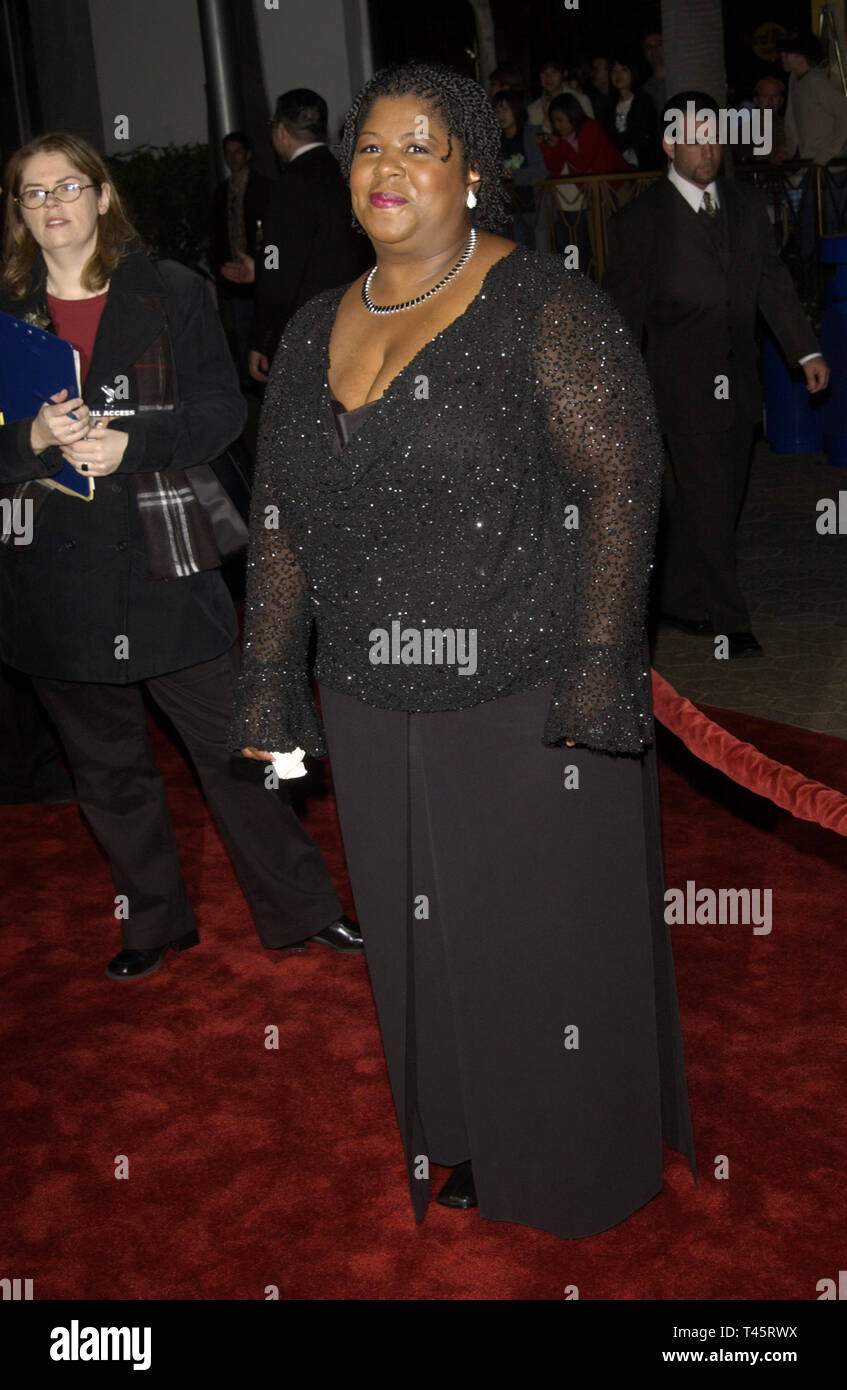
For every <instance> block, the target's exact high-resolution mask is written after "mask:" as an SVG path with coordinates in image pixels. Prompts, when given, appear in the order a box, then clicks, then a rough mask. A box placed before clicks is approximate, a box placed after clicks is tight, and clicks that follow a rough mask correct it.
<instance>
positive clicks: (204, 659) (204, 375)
mask: <svg viewBox="0 0 847 1390" xmlns="http://www.w3.org/2000/svg"><path fill="white" fill-rule="evenodd" d="M6 188H7V190H8V193H9V197H8V198H7V203H6V214H5V228H4V246H3V274H2V280H0V309H2V310H3V311H4V312H5V313H7V314H11V315H14V316H15V317H16V318H18V319H23V320H26V321H27V322H29V323H31V324H34V325H36V326H40V327H42V328H44V329H46V330H47V331H48V332H52V333H55V334H57V335H58V336H59V337H60V338H63V339H65V340H66V341H67V342H69V343H71V344H72V345H73V347H74V348H76V350H77V352H78V354H79V363H80V390H79V392H74V394H73V396H71V397H70V398H69V397H68V394H67V391H66V390H62V391H57V390H55V387H54V389H53V390H52V391H51V389H50V387H51V383H50V382H49V381H45V382H44V383H43V390H44V394H45V396H46V397H49V399H47V400H45V402H44V404H43V405H42V406H41V408H40V409H39V410H38V413H37V414H36V415H34V416H33V417H32V418H30V419H23V420H19V421H17V422H14V423H9V424H5V425H3V427H2V428H0V495H2V496H5V497H7V498H10V499H12V500H13V501H14V503H15V505H16V507H17V508H18V510H19V511H20V510H21V509H25V511H26V513H27V514H28V515H29V516H30V517H31V519H32V523H33V524H32V538H31V543H29V544H26V545H19V544H18V543H17V538H16V536H15V535H11V534H10V535H8V536H6V537H4V540H5V542H6V543H5V544H2V545H0V657H2V660H3V661H5V662H6V663H7V665H9V666H11V667H12V668H14V669H16V670H19V671H23V672H25V673H27V674H28V675H29V676H31V677H32V679H33V684H34V686H35V690H36V692H37V694H38V697H39V699H40V700H41V702H42V704H43V705H44V706H45V708H46V709H47V711H48V713H49V714H50V716H51V718H52V719H53V722H54V723H55V725H56V727H57V729H58V732H59V735H60V737H61V740H62V743H63V746H64V750H65V753H66V755H67V759H68V762H69V764H70V767H71V770H72V772H73V775H74V780H75V782H76V789H77V796H78V801H79V805H80V808H81V810H82V811H83V813H84V815H85V816H86V818H87V820H88V823H89V825H90V827H91V829H92V831H93V833H94V836H95V838H96V839H97V841H98V842H99V844H100V846H101V847H102V849H103V850H104V851H105V853H106V855H107V857H108V860H109V864H110V867H111V870H112V875H113V877H114V887H115V894H116V896H115V899H114V901H112V900H111V899H109V900H108V901H107V902H104V904H103V912H104V915H108V917H109V918H112V920H114V919H115V918H118V920H119V921H120V922H121V927H122V934H123V949H122V950H121V951H120V952H119V953H118V954H117V955H116V956H115V958H114V959H113V960H112V961H111V962H110V964H109V966H108V968H107V971H106V973H107V975H108V976H109V977H110V978H111V979H114V980H122V981H124V980H134V979H138V978H140V977H142V976H144V975H147V974H149V973H150V972H151V971H152V970H155V969H156V968H157V967H158V966H159V965H161V963H162V960H163V958H164V956H165V954H166V952H167V951H168V949H169V947H170V948H172V949H174V950H176V951H181V950H184V949H186V947H189V946H192V945H194V944H196V942H197V939H198V938H197V930H196V922H195V917H194V913H193V910H192V907H191V904H190V902H189V901H188V896H187V893H186V889H185V884H184V882H183V878H182V873H181V870H180V864H179V856H178V854H177V848H176V842H175V839H174V833H173V828H172V826H171V819H170V814H169V810H168V802H167V797H166V795H165V790H164V785H163V782H162V778H161V776H160V775H159V773H158V771H157V769H156V765H155V761H154V758H153V751H152V746H151V743H150V740H149V737H148V733H147V722H146V716H145V710H144V704H143V700H142V687H146V689H147V691H148V692H149V693H150V695H151V696H152V697H153V699H154V701H155V702H156V704H157V705H158V706H159V707H160V708H161V709H162V710H163V711H164V712H165V714H166V715H167V716H168V717H169V718H170V719H171V721H172V722H173V724H174V725H175V726H176V729H177V730H178V732H179V734H180V736H181V737H182V739H183V741H184V743H185V746H186V747H187V749H188V752H189V754H190V756H191V758H192V761H193V763H194V766H195V769H196V771H197V774H198V777H199V779H200V782H201V785H202V788H203V791H204V793H205V795H206V798H207V800H208V802H209V805H210V809H211V810H212V813H213V815H214V816H215V819H216V821H217V824H218V828H219V830H220V832H221V835H222V837H223V840H224V842H225V844H226V846H227V848H228V850H229V852H230V854H231V856H232V859H233V862H234V864H235V868H236V871H237V873H238V876H239V879H240V882H241V885H242V888H243V890H244V893H245V896H246V897H247V899H248V902H249V905H250V908H251V911H252V914H253V918H254V921H255V924H256V927H257V929H258V932H259V935H260V938H261V939H262V941H263V942H264V944H265V945H267V946H269V947H274V948H285V947H289V946H291V945H294V944H297V945H299V944H300V943H301V942H302V940H303V939H304V938H307V937H311V936H314V935H316V934H318V933H319V932H320V933H324V932H326V931H329V933H330V936H329V938H328V939H327V940H326V943H325V944H327V945H334V946H335V948H336V949H342V950H349V951H356V950H358V949H360V945H359V943H358V942H357V939H356V936H357V934H356V933H355V932H354V930H350V929H348V927H347V926H345V925H344V924H343V923H342V922H341V921H340V919H341V918H342V912H341V906H340V904H339V902H338V899H337V897H336V895H335V892H334V890H333V887H332V884H331V882H330V879H329V876H328V873H327V870H326V868H325V866H324V863H323V860H322V858H321V856H320V854H319V852H318V850H317V847H316V846H315V845H314V844H313V843H312V841H311V839H310V838H309V836H308V835H307V834H306V832H305V831H304V830H303V829H302V827H301V826H300V822H299V820H298V819H297V817H296V816H295V815H294V813H293V811H292V810H291V808H290V806H289V805H288V804H287V802H285V801H284V800H283V797H282V796H280V795H278V794H274V793H272V792H270V791H268V790H266V789H265V785H264V779H263V777H261V776H260V777H258V778H256V779H255V780H245V779H243V778H241V779H239V778H235V777H232V776H231V775H230V755H229V752H228V750H227V746H226V742H225V737H224V735H225V729H226V724H227V720H228V717H229V713H230V706H231V703H232V697H233V691H234V683H235V679H236V674H237V671H238V665H239V658H238V647H237V642H236V639H237V635H238V630H237V622H236V615H235V611H234V608H233V603H232V600H231V598H230V594H229V591H228V589H227V587H226V584H225V583H224V580H223V578H222V576H221V573H220V563H221V554H220V549H219V545H218V539H219V537H220V536H221V534H222V533H221V529H220V528H221V518H222V517H223V519H224V521H225V520H226V515H227V511H226V509H227V499H226V496H225V494H223V490H222V489H221V487H220V484H218V483H217V482H216V479H215V476H214V474H213V472H212V471H211V470H210V469H205V470H204V469H203V467H202V466H203V465H206V464H208V463H210V462H211V461H213V460H215V459H216V458H218V456H219V455H221V454H222V452H223V451H224V449H225V448H226V446H227V445H228V444H230V443H231V442H232V441H233V440H234V439H235V438H236V437H237V436H238V435H239V434H240V432H241V429H242V427H243V424H244V419H245V414H246V410H245V405H244V401H243V398H242V396H241V394H240V392H239V390H238V382H237V380H236V377H235V370H234V367H233V364H232V360H231V358H230V355H229V351H228V348H227V344H226V340H225V338H224V335H223V330H222V328H221V326H220V322H219V319H218V317H217V314H216V312H215V308H214V304H213V302H212V299H211V297H210V294H209V291H208V289H207V286H206V285H205V284H204V282H203V280H202V279H201V278H200V276H198V275H196V274H195V273H194V272H193V271H190V270H187V269H186V268H185V267H184V266H181V265H179V264H177V263H176V262H175V261H153V260H151V259H150V258H149V257H148V256H147V255H146V254H145V253H144V250H143V248H142V246H141V243H140V241H139V239H138V236H137V234H136V233H135V231H134V229H133V227H132V226H131V224H130V223H129V221H128V220H127V218H126V215H125V213H124V211H123V208H122V207H121V201H120V198H119V196H118V194H117V191H116V190H115V188H114V187H113V185H112V183H111V180H110V178H109V172H108V169H107V167H106V165H105V164H104V162H103V160H102V158H101V157H100V155H99V154H98V153H97V151H96V150H94V149H93V148H92V147H91V146H90V145H89V144H87V143H86V142H85V141H83V140H80V139H78V138H77V137H76V136H73V135H69V134H65V133H54V134H48V135H43V136H40V137H39V138H38V139H36V140H33V141H32V142H31V143H30V144H28V145H25V146H24V147H23V148H22V149H20V150H18V151H17V153H16V154H15V155H13V156H12V159H11V161H10V163H9V166H8V170H7V175H6ZM107 404H108V407H109V409H110V410H111V411H112V412H113V418H112V419H111V420H107V419H105V418H103V417H102V415H101V416H99V417H98V412H102V410H103V408H104V406H107ZM1 405H2V402H0V406H1ZM65 463H68V464H70V466H71V468H72V469H73V470H75V472H76V473H77V474H78V475H80V477H85V478H88V479H90V480H91V481H92V482H93V485H94V490H93V495H92V496H91V497H90V499H89V500H84V499H83V498H82V497H80V496H79V495H76V494H75V493H74V492H73V491H69V490H67V489H65V490H63V489H62V488H60V487H57V486H56V485H55V483H56V476H57V474H58V473H59V471H60V469H62V467H63V465H64V464H65ZM198 468H199V469H200V471H199V472H198ZM207 509H208V510H207ZM5 510H8V509H4V511H5ZM210 515H214V516H215V517H217V519H218V520H217V523H216V524H217V529H216V527H215V525H213V523H212V522H211V521H210V520H209V517H210ZM231 519H232V518H231ZM351 926H352V924H351ZM333 933H334V935H333ZM321 939H322V940H323V939H324V938H323V936H322V938H321Z"/></svg>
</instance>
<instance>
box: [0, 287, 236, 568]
mask: <svg viewBox="0 0 847 1390" xmlns="http://www.w3.org/2000/svg"><path fill="white" fill-rule="evenodd" d="M144 298H145V299H146V300H147V302H148V303H151V304H153V305H154V306H155V307H156V308H158V309H161V310H162V311H163V312H164V311H165V308H166V305H165V300H164V297H163V296H159V295H149V296H144ZM26 318H27V319H28V320H29V321H30V322H34V323H37V324H38V326H39V327H41V326H43V327H45V328H48V330H49V331H54V330H53V324H52V321H51V319H50V315H49V312H48V310H47V306H46V305H39V306H38V308H37V310H36V312H35V313H34V314H28V315H26ZM133 374H134V378H135V382H134V387H135V389H134V397H135V401H136V406H135V408H136V411H137V413H138V414H139V415H142V414H146V413H147V412H148V411H152V410H174V409H175V408H176V406H177V404H178V402H177V394H176V373H175V371H174V365H173V354H172V352H171V342H170V337H169V335H168V331H167V328H163V329H162V331H161V333H159V334H158V335H157V337H156V338H154V339H153V341H152V343H150V345H149V346H148V347H147V348H146V349H145V351H144V352H143V354H142V355H141V357H139V358H138V360H137V361H136V362H135V364H134V366H133ZM118 428H120V423H118ZM195 473H196V475H197V477H196V479H195V480H194V482H192V474H195ZM132 482H133V485H134V488H135V498H136V502H137V505H138V513H139V516H140V518H141V525H142V530H143V532H144V544H145V549H146V552H147V570H148V577H149V578H150V579H184V578H185V577H186V576H187V575H191V574H199V573H200V571H201V570H211V569H217V568H218V566H219V565H220V563H221V559H222V553H221V549H219V547H218V545H217V543H216V534H220V535H221V536H222V539H223V540H224V541H227V540H229V535H230V534H231V533H233V532H234V531H238V530H239V529H240V531H241V532H244V530H245V528H244V524H243V522H242V521H241V518H240V517H239V516H238V513H237V512H236V510H235V507H234V506H233V504H232V502H231V501H230V500H229V498H228V497H227V495H226V493H225V492H224V489H223V487H222V486H221V485H220V483H217V480H216V479H215V477H214V473H213V472H212V469H211V468H210V467H209V466H208V465H198V466H197V467H196V469H195V468H190V469H184V468H169V469H168V470H167V472H166V473H164V472H163V473H134V474H133V476H132ZM54 492H55V489H54V488H52V487H51V486H50V483H49V480H43V479H40V478H34V479H32V480H31V481H28V482H24V483H7V484H5V485H4V486H2V487H0V497H8V498H10V499H11V500H12V506H11V507H9V508H6V507H3V508H2V509H0V515H2V521H3V531H2V534H0V543H2V544H3V545H6V546H9V547H11V548H14V546H15V533H14V527H13V525H12V521H11V518H12V517H13V516H19V515H21V514H25V513H26V512H27V511H29V507H28V505H27V504H28V503H30V504H31V507H32V511H31V515H32V523H33V527H34V526H35V523H36V519H37V517H38V514H39V512H40V511H41V508H42V507H43V505H44V503H45V502H46V501H47V498H48V497H49V496H50V495H51V493H54ZM198 494H199V495H198ZM201 497H202V498H203V501H201ZM70 505H72V506H86V507H87V506H96V505H97V491H96V487H95V492H94V500H93V501H92V502H83V501H80V502H76V501H73V502H72V503H71V504H70ZM221 527H223V530H222V529H221ZM227 527H228V528H229V532H227V529H226V528H227ZM224 550H226V547H225V546H224Z"/></svg>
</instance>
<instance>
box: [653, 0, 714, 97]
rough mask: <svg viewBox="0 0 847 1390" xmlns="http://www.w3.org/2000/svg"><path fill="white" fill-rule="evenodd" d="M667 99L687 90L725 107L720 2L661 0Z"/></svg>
mask: <svg viewBox="0 0 847 1390" xmlns="http://www.w3.org/2000/svg"><path fill="white" fill-rule="evenodd" d="M662 40H663V44H664V50H665V80H666V89H667V94H668V97H672V96H673V95H674V93H675V92H681V91H684V90H685V89H686V88H689V89H690V88H695V89H696V90H697V91H700V92H708V94H709V96H711V97H714V99H715V101H716V102H717V103H718V105H719V106H725V105H726V67H725V64H724V40H723V15H722V13H721V0H662Z"/></svg>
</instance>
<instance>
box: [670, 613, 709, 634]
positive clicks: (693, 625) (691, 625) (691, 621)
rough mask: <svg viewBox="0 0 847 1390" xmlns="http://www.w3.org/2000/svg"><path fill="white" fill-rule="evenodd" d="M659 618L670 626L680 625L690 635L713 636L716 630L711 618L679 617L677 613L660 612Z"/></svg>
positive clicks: (681, 629)
mask: <svg viewBox="0 0 847 1390" xmlns="http://www.w3.org/2000/svg"><path fill="white" fill-rule="evenodd" d="M659 618H660V619H661V621H662V622H663V623H667V624H668V626H669V627H678V628H679V630H680V632H687V633H688V635H689V636H690V637H711V636H712V633H713V632H714V630H715V629H714V628H713V627H712V623H711V620H710V619H709V618H678V617H677V616H676V614H675V613H660V614H659Z"/></svg>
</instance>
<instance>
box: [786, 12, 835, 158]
mask: <svg viewBox="0 0 847 1390" xmlns="http://www.w3.org/2000/svg"><path fill="white" fill-rule="evenodd" d="M779 48H780V51H781V55H782V66H783V69H784V70H785V72H787V73H788V74H789V78H788V97H787V100H786V105H785V145H786V154H787V156H788V158H789V159H813V160H814V162H815V164H828V163H829V162H830V160H831V159H837V158H838V157H839V156H840V155H843V153H844V146H845V142H847V97H845V96H844V93H843V92H841V91H839V89H838V87H836V85H835V83H834V82H830V80H829V78H828V77H827V75H826V73H825V72H824V70H823V68H821V67H818V63H819V62H820V58H821V46H820V43H819V42H818V40H817V39H816V38H815V36H814V34H807V35H803V34H799V35H797V34H795V35H793V36H791V37H790V38H787V39H782V40H781V41H780V44H779Z"/></svg>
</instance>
